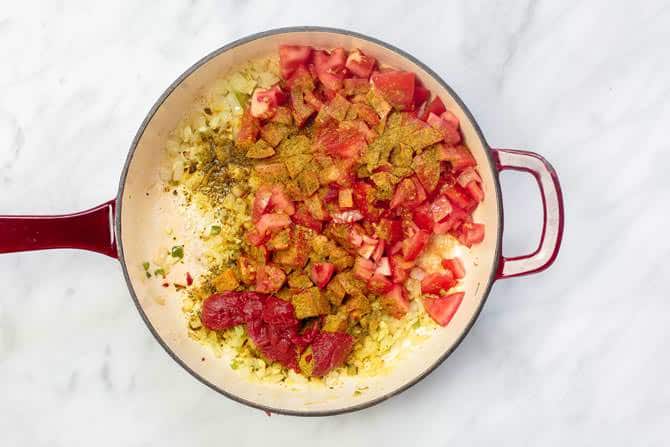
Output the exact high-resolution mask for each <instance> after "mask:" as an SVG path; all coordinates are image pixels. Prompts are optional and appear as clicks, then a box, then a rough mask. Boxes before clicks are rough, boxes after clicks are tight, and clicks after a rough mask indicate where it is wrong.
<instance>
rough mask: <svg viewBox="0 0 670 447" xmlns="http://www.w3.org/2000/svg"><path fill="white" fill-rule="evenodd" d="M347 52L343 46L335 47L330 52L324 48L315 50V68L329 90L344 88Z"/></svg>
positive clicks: (320, 79)
mask: <svg viewBox="0 0 670 447" xmlns="http://www.w3.org/2000/svg"><path fill="white" fill-rule="evenodd" d="M346 62H347V52H346V51H345V50H344V49H343V48H335V49H334V50H333V51H332V52H331V53H330V54H328V53H327V52H325V51H323V50H317V51H315V52H314V68H315V69H316V74H317V76H318V77H319V81H321V83H322V84H323V85H324V87H326V88H327V89H329V90H333V91H337V90H340V89H341V88H342V80H343V79H344V75H345V64H346Z"/></svg>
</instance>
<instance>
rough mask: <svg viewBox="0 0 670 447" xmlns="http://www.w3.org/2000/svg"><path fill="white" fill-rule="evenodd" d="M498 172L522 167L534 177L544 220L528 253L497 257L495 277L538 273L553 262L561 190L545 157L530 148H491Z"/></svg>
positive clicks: (558, 233) (560, 215) (561, 219)
mask: <svg viewBox="0 0 670 447" xmlns="http://www.w3.org/2000/svg"><path fill="white" fill-rule="evenodd" d="M492 152H493V157H494V159H495V161H496V167H497V168H498V172H502V171H504V170H507V169H511V170H514V171H523V172H527V173H529V174H531V175H532V176H533V177H535V180H537V184H538V186H539V187H540V194H541V196H542V208H543V211H544V224H543V226H542V237H541V238H540V246H539V247H537V249H536V250H535V251H534V252H533V253H531V254H529V255H523V256H515V257H512V258H506V257H505V256H502V255H501V257H500V262H499V263H498V272H497V279H504V278H511V277H514V276H521V275H528V274H530V273H538V272H541V271H543V270H545V269H546V268H548V267H549V266H550V265H551V264H553V263H554V261H555V260H556V257H557V256H558V250H559V248H560V246H561V239H562V238H563V224H564V220H565V215H564V211H563V194H562V192H561V184H560V183H559V181H558V176H557V175H556V171H555V170H554V168H553V167H552V166H551V164H549V162H548V161H547V160H545V159H544V158H542V157H541V156H540V155H538V154H535V153H533V152H526V151H516V150H509V149H492Z"/></svg>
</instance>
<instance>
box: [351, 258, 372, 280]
mask: <svg viewBox="0 0 670 447" xmlns="http://www.w3.org/2000/svg"><path fill="white" fill-rule="evenodd" d="M353 272H354V276H355V277H356V278H358V279H362V280H363V281H367V280H368V279H370V278H371V277H372V275H373V274H374V273H375V263H374V262H372V261H370V260H369V259H365V258H363V257H361V256H358V257H357V258H356V261H355V262H354V270H353Z"/></svg>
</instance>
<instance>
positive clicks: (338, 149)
mask: <svg viewBox="0 0 670 447" xmlns="http://www.w3.org/2000/svg"><path fill="white" fill-rule="evenodd" d="M316 144H317V145H318V146H320V147H323V148H324V149H325V151H326V153H327V154H329V155H331V156H333V157H339V158H348V159H352V160H357V159H358V158H359V157H360V154H361V151H363V149H365V148H366V147H367V143H366V141H365V136H364V135H363V134H362V133H361V132H360V131H359V130H357V129H353V128H336V127H332V126H330V127H327V128H324V129H322V130H321V131H320V132H318V135H317V138H316Z"/></svg>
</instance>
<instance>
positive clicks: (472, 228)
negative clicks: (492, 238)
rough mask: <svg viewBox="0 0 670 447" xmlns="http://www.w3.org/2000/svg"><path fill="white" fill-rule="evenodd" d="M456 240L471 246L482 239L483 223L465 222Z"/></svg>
mask: <svg viewBox="0 0 670 447" xmlns="http://www.w3.org/2000/svg"><path fill="white" fill-rule="evenodd" d="M458 240H459V241H461V243H462V244H463V245H465V246H467V247H472V246H473V245H474V244H478V243H480V242H481V241H483V240H484V224H478V223H469V222H466V223H464V224H463V225H462V226H461V234H460V236H459V237H458Z"/></svg>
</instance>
